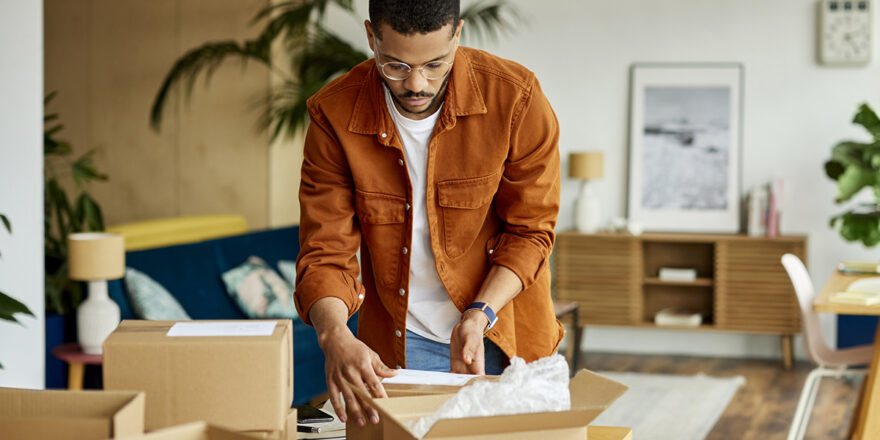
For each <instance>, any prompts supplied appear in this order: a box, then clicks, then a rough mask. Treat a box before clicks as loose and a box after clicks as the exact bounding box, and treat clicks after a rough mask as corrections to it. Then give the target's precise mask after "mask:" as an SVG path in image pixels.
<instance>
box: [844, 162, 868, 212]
mask: <svg viewBox="0 0 880 440" xmlns="http://www.w3.org/2000/svg"><path fill="white" fill-rule="evenodd" d="M873 184H874V173H872V172H870V170H866V169H864V168H862V167H860V166H858V165H849V166H847V167H846V170H844V172H843V174H841V175H840V176H839V177H838V179H837V199H836V202H837V203H840V202H843V201H846V200H849V199H850V198H852V196H854V195H856V193H858V192H859V191H861V189H862V188H864V187H866V186H872V185H873Z"/></svg>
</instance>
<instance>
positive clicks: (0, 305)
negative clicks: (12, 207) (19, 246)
mask: <svg viewBox="0 0 880 440" xmlns="http://www.w3.org/2000/svg"><path fill="white" fill-rule="evenodd" d="M0 223H2V224H3V226H4V227H5V228H6V231H7V232H9V233H10V234H11V233H12V224H11V223H10V222H9V218H7V217H6V216H5V215H3V214H0ZM19 313H21V314H24V315H30V316H34V314H33V312H31V310H30V309H29V308H28V307H27V306H26V305H24V304H22V303H21V302H20V301H18V300H16V299H15V298H12V297H11V296H9V295H7V294H5V293H3V292H0V321H11V322H15V323H17V324H21V323H20V322H19V321H18V318H16V317H15V315H17V314H19ZM0 369H3V364H0Z"/></svg>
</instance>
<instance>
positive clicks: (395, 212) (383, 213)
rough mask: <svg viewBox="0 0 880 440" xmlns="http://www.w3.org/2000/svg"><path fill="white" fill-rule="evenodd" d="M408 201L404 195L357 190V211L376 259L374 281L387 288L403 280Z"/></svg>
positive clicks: (373, 258) (373, 259) (373, 263)
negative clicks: (401, 270)
mask: <svg viewBox="0 0 880 440" xmlns="http://www.w3.org/2000/svg"><path fill="white" fill-rule="evenodd" d="M405 206H406V199H405V198H403V197H400V196H395V195H390V194H382V193H372V192H365V191H360V190H359V191H357V193H356V198H355V211H356V212H357V217H358V221H359V222H360V225H361V232H362V233H363V236H364V241H365V242H366V244H367V248H368V250H369V253H370V259H371V260H372V266H373V267H372V269H373V270H372V272H373V278H374V279H375V280H376V281H377V282H379V283H381V284H382V285H383V286H394V285H397V284H398V283H399V280H400V267H401V264H400V260H401V258H403V256H404V255H405V254H404V251H403V225H404V221H405V219H406V207H405Z"/></svg>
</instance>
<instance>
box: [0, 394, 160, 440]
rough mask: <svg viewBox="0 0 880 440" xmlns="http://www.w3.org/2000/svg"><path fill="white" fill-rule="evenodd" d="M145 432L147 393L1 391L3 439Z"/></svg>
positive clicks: (83, 439)
mask: <svg viewBox="0 0 880 440" xmlns="http://www.w3.org/2000/svg"><path fill="white" fill-rule="evenodd" d="M142 432H144V393H142V392H135V391H60V390H23V389H16V388H0V437H2V438H4V439H6V438H8V439H16V440H18V439H22V440H30V439H34V440H43V439H65V440H104V439H107V438H112V437H116V436H125V435H134V434H140V433H142Z"/></svg>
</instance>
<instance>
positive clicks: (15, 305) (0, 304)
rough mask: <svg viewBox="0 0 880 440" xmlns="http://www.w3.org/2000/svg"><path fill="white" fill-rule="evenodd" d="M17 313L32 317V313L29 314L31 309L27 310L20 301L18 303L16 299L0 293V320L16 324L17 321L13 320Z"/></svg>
mask: <svg viewBox="0 0 880 440" xmlns="http://www.w3.org/2000/svg"><path fill="white" fill-rule="evenodd" d="M18 313H21V314H23V315H29V316H34V313H33V312H31V309H29V308H28V307H27V306H26V305H24V304H23V303H22V302H21V301H18V300H17V299H15V298H12V297H11V296H9V295H6V294H5V293H3V292H0V319H4V320H6V321H14V322H18V319H16V318H15V315H16V314H18Z"/></svg>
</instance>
